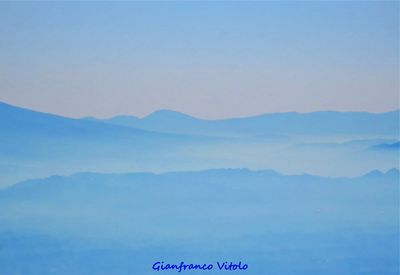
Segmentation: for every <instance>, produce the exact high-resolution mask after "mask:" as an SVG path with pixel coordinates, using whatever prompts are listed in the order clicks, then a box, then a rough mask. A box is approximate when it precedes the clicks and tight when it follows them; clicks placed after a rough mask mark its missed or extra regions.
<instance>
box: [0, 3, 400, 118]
mask: <svg viewBox="0 0 400 275" xmlns="http://www.w3.org/2000/svg"><path fill="white" fill-rule="evenodd" d="M398 8H399V4H398V2H394V1H393V2H390V1H386V2H373V1H360V2H250V3H248V2H247V3H246V2H192V3H187V2H169V3H162V2H119V3H111V2H93V3H91V2H63V3H56V2H35V3H33V2H19V3H12V2H1V3H0V37H1V41H2V42H0V59H1V62H0V101H4V102H6V103H10V104H13V105H18V106H21V107H26V108H30V109H34V110H38V111H44V112H49V113H55V114H60V115H64V116H68V117H83V116H96V117H103V118H104V117H112V116H115V115H121V114H126V115H134V116H139V117H143V116H145V115H147V114H149V113H151V112H153V111H155V110H159V109H172V110H175V111H179V112H183V113H186V114H190V115H193V116H196V117H200V118H208V119H218V118H229V117H242V116H251V115H257V114H261V113H273V112H290V111H295V112H312V111H320V110H337V111H368V112H385V111H391V110H394V109H398V108H399V53H398V52H399V42H398V39H399V34H398V32H399V24H398V23H399V9H398Z"/></svg>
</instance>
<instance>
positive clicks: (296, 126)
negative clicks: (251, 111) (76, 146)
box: [98, 110, 400, 137]
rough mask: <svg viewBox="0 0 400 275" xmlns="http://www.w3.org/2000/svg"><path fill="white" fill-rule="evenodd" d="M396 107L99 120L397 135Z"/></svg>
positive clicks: (231, 130)
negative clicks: (388, 109) (373, 110)
mask: <svg viewBox="0 0 400 275" xmlns="http://www.w3.org/2000/svg"><path fill="white" fill-rule="evenodd" d="M399 116H400V112H399V110H396V111H391V112H385V113H379V114H375V113H367V112H335V111H320V112H312V113H295V112H288V113H272V114H262V115H258V116H252V117H244V118H230V119H221V120H206V119H199V118H195V117H192V116H189V115H186V114H183V113H180V112H175V111H170V110H160V111H156V112H153V113H151V114H150V115H148V116H145V117H143V118H137V117H133V116H132V117H131V116H116V117H112V118H109V119H98V120H100V121H103V122H106V123H110V124H115V125H123V126H127V127H133V128H139V129H145V130H152V131H157V132H167V133H177V134H194V135H210V136H231V137H232V136H236V137H243V136H247V137H248V136H262V135H268V134H274V135H283V136H287V135H300V136H301V135H317V136H318V135H322V136H324V135H339V136H340V135H345V136H346V135H347V136H349V135H353V136H363V135H376V136H385V137H388V136H389V137H398V132H399Z"/></svg>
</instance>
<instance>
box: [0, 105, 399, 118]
mask: <svg viewBox="0 0 400 275" xmlns="http://www.w3.org/2000/svg"><path fill="white" fill-rule="evenodd" d="M0 104H4V105H9V106H12V107H15V108H21V109H25V110H29V111H33V112H38V113H44V114H50V115H55V116H60V117H64V118H70V119H87V118H92V119H98V120H107V119H112V118H115V117H132V118H137V119H144V118H146V117H149V116H151V115H153V114H156V113H159V112H171V113H176V114H181V115H184V116H187V117H191V118H194V119H199V120H209V121H212V120H228V119H244V118H252V117H258V116H262V115H274V114H299V115H303V114H312V113H323V112H331V113H368V114H386V113H392V112H398V111H400V106H399V107H398V108H396V109H392V110H388V111H383V112H371V111H359V110H352V111H350V110H346V111H344V110H333V109H327V110H313V111H306V112H301V111H282V112H267V111H266V112H262V113H256V114H253V115H244V116H232V117H223V118H204V117H200V116H195V115H192V114H188V113H185V112H182V111H178V110H173V109H169V108H160V109H156V110H154V111H151V112H149V113H147V114H146V115H142V116H138V115H133V114H126V113H119V114H115V115H113V116H106V117H102V116H96V115H86V116H77V117H71V116H68V115H64V114H61V113H54V112H50V111H46V110H39V109H36V108H34V107H26V106H21V105H17V104H14V103H9V102H5V101H2V100H0Z"/></svg>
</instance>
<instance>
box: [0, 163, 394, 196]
mask: <svg viewBox="0 0 400 275" xmlns="http://www.w3.org/2000/svg"><path fill="white" fill-rule="evenodd" d="M197 175H198V176H215V175H217V176H218V175H219V176H232V177H235V176H266V177H279V178H309V179H311V178H314V179H325V180H357V179H369V178H371V179H377V178H386V177H390V178H399V177H400V171H399V169H398V168H392V169H389V170H387V171H386V172H382V171H380V170H377V169H376V170H372V171H370V172H368V173H366V174H363V175H360V176H356V177H324V176H318V175H312V174H307V173H304V174H282V173H280V172H277V171H275V170H271V169H262V170H252V169H248V168H215V169H205V170H191V171H173V172H164V173H153V172H128V173H98V172H78V173H74V174H71V175H52V176H49V177H45V178H35V179H28V180H24V181H21V182H18V183H16V184H14V185H11V186H9V187H7V188H4V189H0V192H1V191H4V190H8V189H15V188H17V189H18V188H19V187H23V186H27V185H29V186H32V185H34V184H37V183H44V182H48V181H50V182H51V181H53V180H69V179H87V180H89V181H90V180H93V179H94V178H97V177H117V178H118V177H121V178H129V177H139V178H155V179H156V178H158V177H165V176H166V177H168V176H197Z"/></svg>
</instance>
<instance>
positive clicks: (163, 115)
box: [142, 109, 195, 120]
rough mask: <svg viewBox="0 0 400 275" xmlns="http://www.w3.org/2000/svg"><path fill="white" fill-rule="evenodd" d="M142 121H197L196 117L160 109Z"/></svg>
mask: <svg viewBox="0 0 400 275" xmlns="http://www.w3.org/2000/svg"><path fill="white" fill-rule="evenodd" d="M142 119H145V120H149V119H195V118H194V117H192V116H190V115H187V114H184V113H181V112H177V111H173V110H168V109H160V110H157V111H154V112H152V113H151V114H149V115H147V116H145V117H143V118H142Z"/></svg>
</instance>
